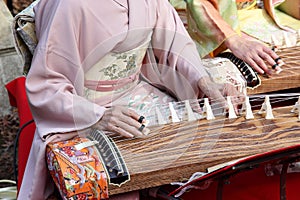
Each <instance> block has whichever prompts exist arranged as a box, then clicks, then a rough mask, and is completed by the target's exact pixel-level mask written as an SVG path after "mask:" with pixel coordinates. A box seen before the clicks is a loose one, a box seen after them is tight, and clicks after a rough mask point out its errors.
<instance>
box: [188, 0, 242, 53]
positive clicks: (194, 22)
mask: <svg viewBox="0 0 300 200" xmlns="http://www.w3.org/2000/svg"><path fill="white" fill-rule="evenodd" d="M218 3H219V9H220V10H219V12H220V14H221V16H222V18H223V19H224V20H225V21H226V22H227V23H228V24H229V25H230V26H231V27H232V28H233V29H234V30H238V27H239V24H238V15H237V7H236V3H235V1H228V0H219V1H218ZM187 9H188V12H189V15H190V16H188V20H189V21H188V22H189V23H188V31H189V33H190V35H191V36H192V38H193V39H194V40H195V42H196V44H197V48H198V51H199V54H200V56H201V57H204V56H206V55H208V54H209V53H210V52H212V51H213V50H215V49H216V48H217V47H218V46H219V45H220V41H217V38H216V37H215V33H214V32H213V31H214V30H213V27H211V28H210V27H208V26H207V19H206V18H203V13H202V12H203V10H200V9H199V8H198V7H195V6H194V0H187Z"/></svg>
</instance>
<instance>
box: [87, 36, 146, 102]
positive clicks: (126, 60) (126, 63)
mask: <svg viewBox="0 0 300 200" xmlns="http://www.w3.org/2000/svg"><path fill="white" fill-rule="evenodd" d="M150 36H151V34H150V35H149V37H148V38H147V39H146V41H145V42H144V43H143V44H141V45H140V46H138V47H136V48H134V49H131V50H129V51H126V52H121V53H116V52H111V53H108V54H106V55H105V56H104V57H103V58H102V59H100V60H99V62H97V63H96V64H95V65H94V66H92V67H91V68H90V69H89V70H88V71H87V72H86V73H85V82H84V94H85V97H86V98H87V99H89V100H92V101H94V100H96V99H99V98H109V99H111V98H110V97H111V96H112V95H116V94H117V95H120V94H123V93H126V92H127V91H128V90H130V89H131V88H133V87H134V86H136V85H137V84H138V83H139V74H140V68H141V66H142V62H143V59H144V56H145V54H146V51H147V48H148V46H149V43H150V39H151V37H150Z"/></svg>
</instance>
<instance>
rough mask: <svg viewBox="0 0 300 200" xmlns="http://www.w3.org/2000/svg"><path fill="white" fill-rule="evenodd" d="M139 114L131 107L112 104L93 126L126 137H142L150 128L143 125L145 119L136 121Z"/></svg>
mask: <svg viewBox="0 0 300 200" xmlns="http://www.w3.org/2000/svg"><path fill="white" fill-rule="evenodd" d="M140 117H141V116H139V115H138V114H137V113H136V112H135V111H133V110H132V109H129V108H126V107H122V106H114V107H111V108H108V109H107V110H106V111H105V112H104V115H103V116H102V118H101V119H100V120H99V121H98V122H97V123H96V124H95V125H94V126H93V128H97V129H99V130H103V131H108V132H111V133H115V134H118V135H121V136H123V137H127V138H133V137H142V136H144V135H147V134H148V133H149V132H150V130H149V129H148V128H146V127H144V126H145V125H144V123H145V119H143V121H142V123H140V122H138V120H139V119H140Z"/></svg>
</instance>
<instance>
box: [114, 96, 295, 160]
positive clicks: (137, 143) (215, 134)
mask: <svg viewBox="0 0 300 200" xmlns="http://www.w3.org/2000/svg"><path fill="white" fill-rule="evenodd" d="M294 95H299V94H298V93H296V94H294ZM270 96H271V95H270ZM277 96H278V95H277ZM281 96H292V95H291V94H289V95H288V94H285V95H281ZM257 99H260V100H262V99H263V97H262V96H258V97H257V98H256V99H251V101H254V100H257ZM293 99H296V97H293ZM270 100H271V102H272V103H273V102H281V101H285V100H286V98H285V99H283V98H282V99H280V98H276V101H273V100H272V99H270ZM276 109H280V108H276ZM276 109H273V110H276ZM288 115H289V114H285V116H288ZM261 120H264V119H259V120H256V121H261ZM214 121H215V122H209V121H205V122H203V123H202V125H204V124H208V123H212V124H218V122H223V121H224V120H217V121H216V120H214ZM254 121H255V120H254ZM252 122H253V120H252ZM284 123H289V122H282V123H279V124H284ZM236 124H241V123H233V124H232V125H236ZM276 124H277V125H279V124H278V123H276ZM271 125H272V124H271ZM198 126H201V122H200V124H196V125H192V126H188V127H179V128H176V127H174V126H173V127H172V130H165V133H168V132H178V133H179V134H180V132H182V131H184V130H188V129H190V128H193V127H198ZM267 126H268V125H265V126H264V125H262V126H260V127H267ZM220 127H221V128H223V127H224V126H219V127H218V126H217V127H214V128H213V129H211V130H215V129H220ZM256 127H257V128H260V127H259V126H256ZM247 129H251V128H245V129H240V130H239V131H242V130H247ZM295 129H296V128H295ZM290 130H292V129H290ZM201 131H203V132H205V131H206V132H207V131H210V130H209V129H207V128H204V130H201V129H197V130H196V131H194V132H191V133H188V134H187V135H185V136H189V134H191V135H192V136H193V135H195V134H196V133H198V132H201ZM230 132H235V131H227V132H226V133H222V134H228V133H230ZM178 133H177V134H176V137H179V136H180V135H178ZM264 134H265V133H258V134H248V135H245V134H244V135H242V136H239V137H235V138H227V139H226V141H230V140H236V139H238V138H247V137H253V136H255V135H264ZM219 135H220V133H214V134H210V135H204V136H203V135H202V136H201V135H200V136H197V137H192V138H186V139H184V140H181V142H182V143H184V142H186V141H191V140H195V139H199V138H207V137H215V136H219ZM155 136H156V135H154V136H153V137H152V136H149V138H145V140H146V141H147V142H151V141H152V140H157V139H156V138H155ZM151 137H152V139H151ZM172 137H173V136H172ZM149 139H150V141H149ZM126 140H132V139H126ZM222 140H224V139H222ZM270 140H271V139H270ZM115 142H116V144H119V145H121V144H120V142H121V141H118V140H117V141H115ZM143 144H145V141H144V140H143V141H139V142H135V141H132V143H131V145H135V146H136V145H137V146H140V148H137V149H135V150H143ZM193 145H194V144H190V145H189V146H188V147H192V146H193ZM196 145H197V144H196ZM121 146H122V145H121ZM245 147H246V146H245ZM195 148H197V150H198V151H197V154H195V155H197V156H198V155H199V153H201V152H199V145H197V146H196V147H195ZM180 149H187V147H186V146H178V147H172V148H169V149H163V150H160V149H159V150H158V151H155V155H156V156H155V157H156V158H157V156H158V153H159V154H165V153H167V152H173V151H174V150H180ZM222 149H226V148H222ZM200 150H201V149H200ZM152 154H153V152H148V153H147V152H145V153H143V155H142V156H143V157H144V156H147V155H152ZM125 157H127V156H126V155H125V156H124V158H125ZM155 157H154V158H153V159H155ZM132 158H138V159H135V160H136V161H137V162H138V161H139V162H142V161H143V159H142V160H140V159H139V158H141V156H139V155H138V154H137V155H136V156H133V157H131V159H132ZM181 163H182V162H181Z"/></svg>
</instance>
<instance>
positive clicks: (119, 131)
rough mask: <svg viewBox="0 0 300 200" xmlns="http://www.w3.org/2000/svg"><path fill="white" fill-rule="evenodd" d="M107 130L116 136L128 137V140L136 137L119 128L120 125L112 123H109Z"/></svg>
mask: <svg viewBox="0 0 300 200" xmlns="http://www.w3.org/2000/svg"><path fill="white" fill-rule="evenodd" d="M106 130H107V131H109V132H112V133H116V134H118V135H121V136H123V137H126V138H133V137H134V135H133V134H131V133H129V132H127V131H125V130H124V129H123V128H122V127H119V126H118V125H116V124H113V123H111V122H109V123H107V128H106Z"/></svg>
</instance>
